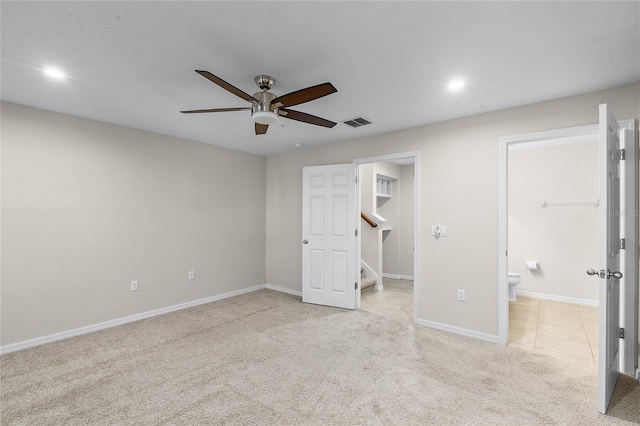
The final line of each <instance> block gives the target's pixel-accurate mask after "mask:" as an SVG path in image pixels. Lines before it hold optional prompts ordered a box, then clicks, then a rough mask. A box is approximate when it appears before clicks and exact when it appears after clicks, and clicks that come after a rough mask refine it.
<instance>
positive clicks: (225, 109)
mask: <svg viewBox="0 0 640 426" xmlns="http://www.w3.org/2000/svg"><path fill="white" fill-rule="evenodd" d="M248 109H251V108H249V107H245V108H216V109H191V110H188V111H180V112H181V113H183V114H198V113H201V112H229V111H244V110H248Z"/></svg>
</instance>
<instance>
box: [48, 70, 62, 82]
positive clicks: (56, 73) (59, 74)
mask: <svg viewBox="0 0 640 426" xmlns="http://www.w3.org/2000/svg"><path fill="white" fill-rule="evenodd" d="M44 73H45V74H46V75H48V76H49V77H51V78H55V79H57V80H63V79H64V78H65V75H64V73H63V72H62V71H60V70H58V69H55V68H45V69H44Z"/></svg>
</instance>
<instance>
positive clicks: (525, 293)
mask: <svg viewBox="0 0 640 426" xmlns="http://www.w3.org/2000/svg"><path fill="white" fill-rule="evenodd" d="M516 295H517V296H524V297H533V298H534V299H544V300H553V301H554V302H562V303H573V304H574V305H584V306H594V307H596V308H597V307H598V306H599V304H598V301H597V300H590V299H578V298H577V297H566V296H556V295H553V294H544V293H534V292H532V291H522V290H517V289H516Z"/></svg>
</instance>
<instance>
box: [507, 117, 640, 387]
mask: <svg viewBox="0 0 640 426" xmlns="http://www.w3.org/2000/svg"><path fill="white" fill-rule="evenodd" d="M618 124H619V125H620V128H630V129H632V130H634V133H635V120H633V119H631V120H620V121H618ZM598 135H599V126H598V124H592V125H587V126H578V127H569V128H564V129H556V130H548V131H543V132H535V133H526V134H520V135H514V136H506V137H501V138H500V139H499V160H498V173H499V177H498V342H499V343H500V344H501V345H507V344H508V343H509V302H508V297H507V296H508V285H507V276H508V237H509V233H508V219H509V215H508V187H507V184H508V160H509V158H508V155H509V147H510V146H515V145H518V144H525V143H541V142H544V141H549V140H553V139H556V140H557V139H563V138H576V137H581V136H595V137H598ZM634 143H635V144H636V145H635V146H636V147H637V141H635V142H634ZM636 149H637V148H636ZM631 157H633V158H629V156H628V157H627V160H629V161H628V162H627V172H626V182H627V186H626V193H625V194H624V196H625V198H627V200H633V203H632V204H630V203H627V205H635V206H636V207H635V209H637V205H638V204H637V202H638V196H637V191H638V186H637V185H638V184H637V171H638V170H637V169H638V157H637V155H636V153H635V152H634V153H633V155H632V156H631ZM629 222H630V223H629V225H631V226H632V229H629V228H627V236H631V238H630V239H634V240H635V241H628V242H627V245H626V246H627V249H626V250H625V256H624V258H625V260H626V267H625V273H626V274H628V275H627V276H628V277H629V278H630V280H629V282H636V283H637V281H638V256H637V246H638V230H637V226H636V223H637V219H636V220H635V221H633V220H630V221H629ZM631 222H632V223H631ZM587 267H588V265H585V268H587ZM630 290H631V291H628V292H626V294H625V307H624V308H625V309H624V311H625V317H624V319H623V324H625V327H627V326H629V328H630V331H631V332H627V331H626V330H625V345H624V346H625V349H624V352H625V354H626V357H625V361H623V362H622V364H621V369H620V371H621V372H623V373H625V374H628V375H631V376H636V375H637V374H638V372H637V370H636V368H637V360H638V356H637V353H636V348H637V339H638V336H637V332H638V329H637V327H638V311H637V303H638V302H637V300H638V290H637V286H636V287H635V288H634V287H633V286H630ZM629 294H631V295H632V297H629ZM630 299H631V300H630ZM631 329H632V330H631ZM632 353H633V354H634V356H633V359H632V360H630V359H629V358H630V356H629V355H630V354H632Z"/></svg>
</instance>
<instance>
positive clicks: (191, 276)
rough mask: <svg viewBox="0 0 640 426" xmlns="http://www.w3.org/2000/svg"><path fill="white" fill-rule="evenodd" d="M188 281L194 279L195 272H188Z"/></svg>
mask: <svg viewBox="0 0 640 426" xmlns="http://www.w3.org/2000/svg"><path fill="white" fill-rule="evenodd" d="M189 279H190V280H195V279H196V272H195V271H189Z"/></svg>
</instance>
